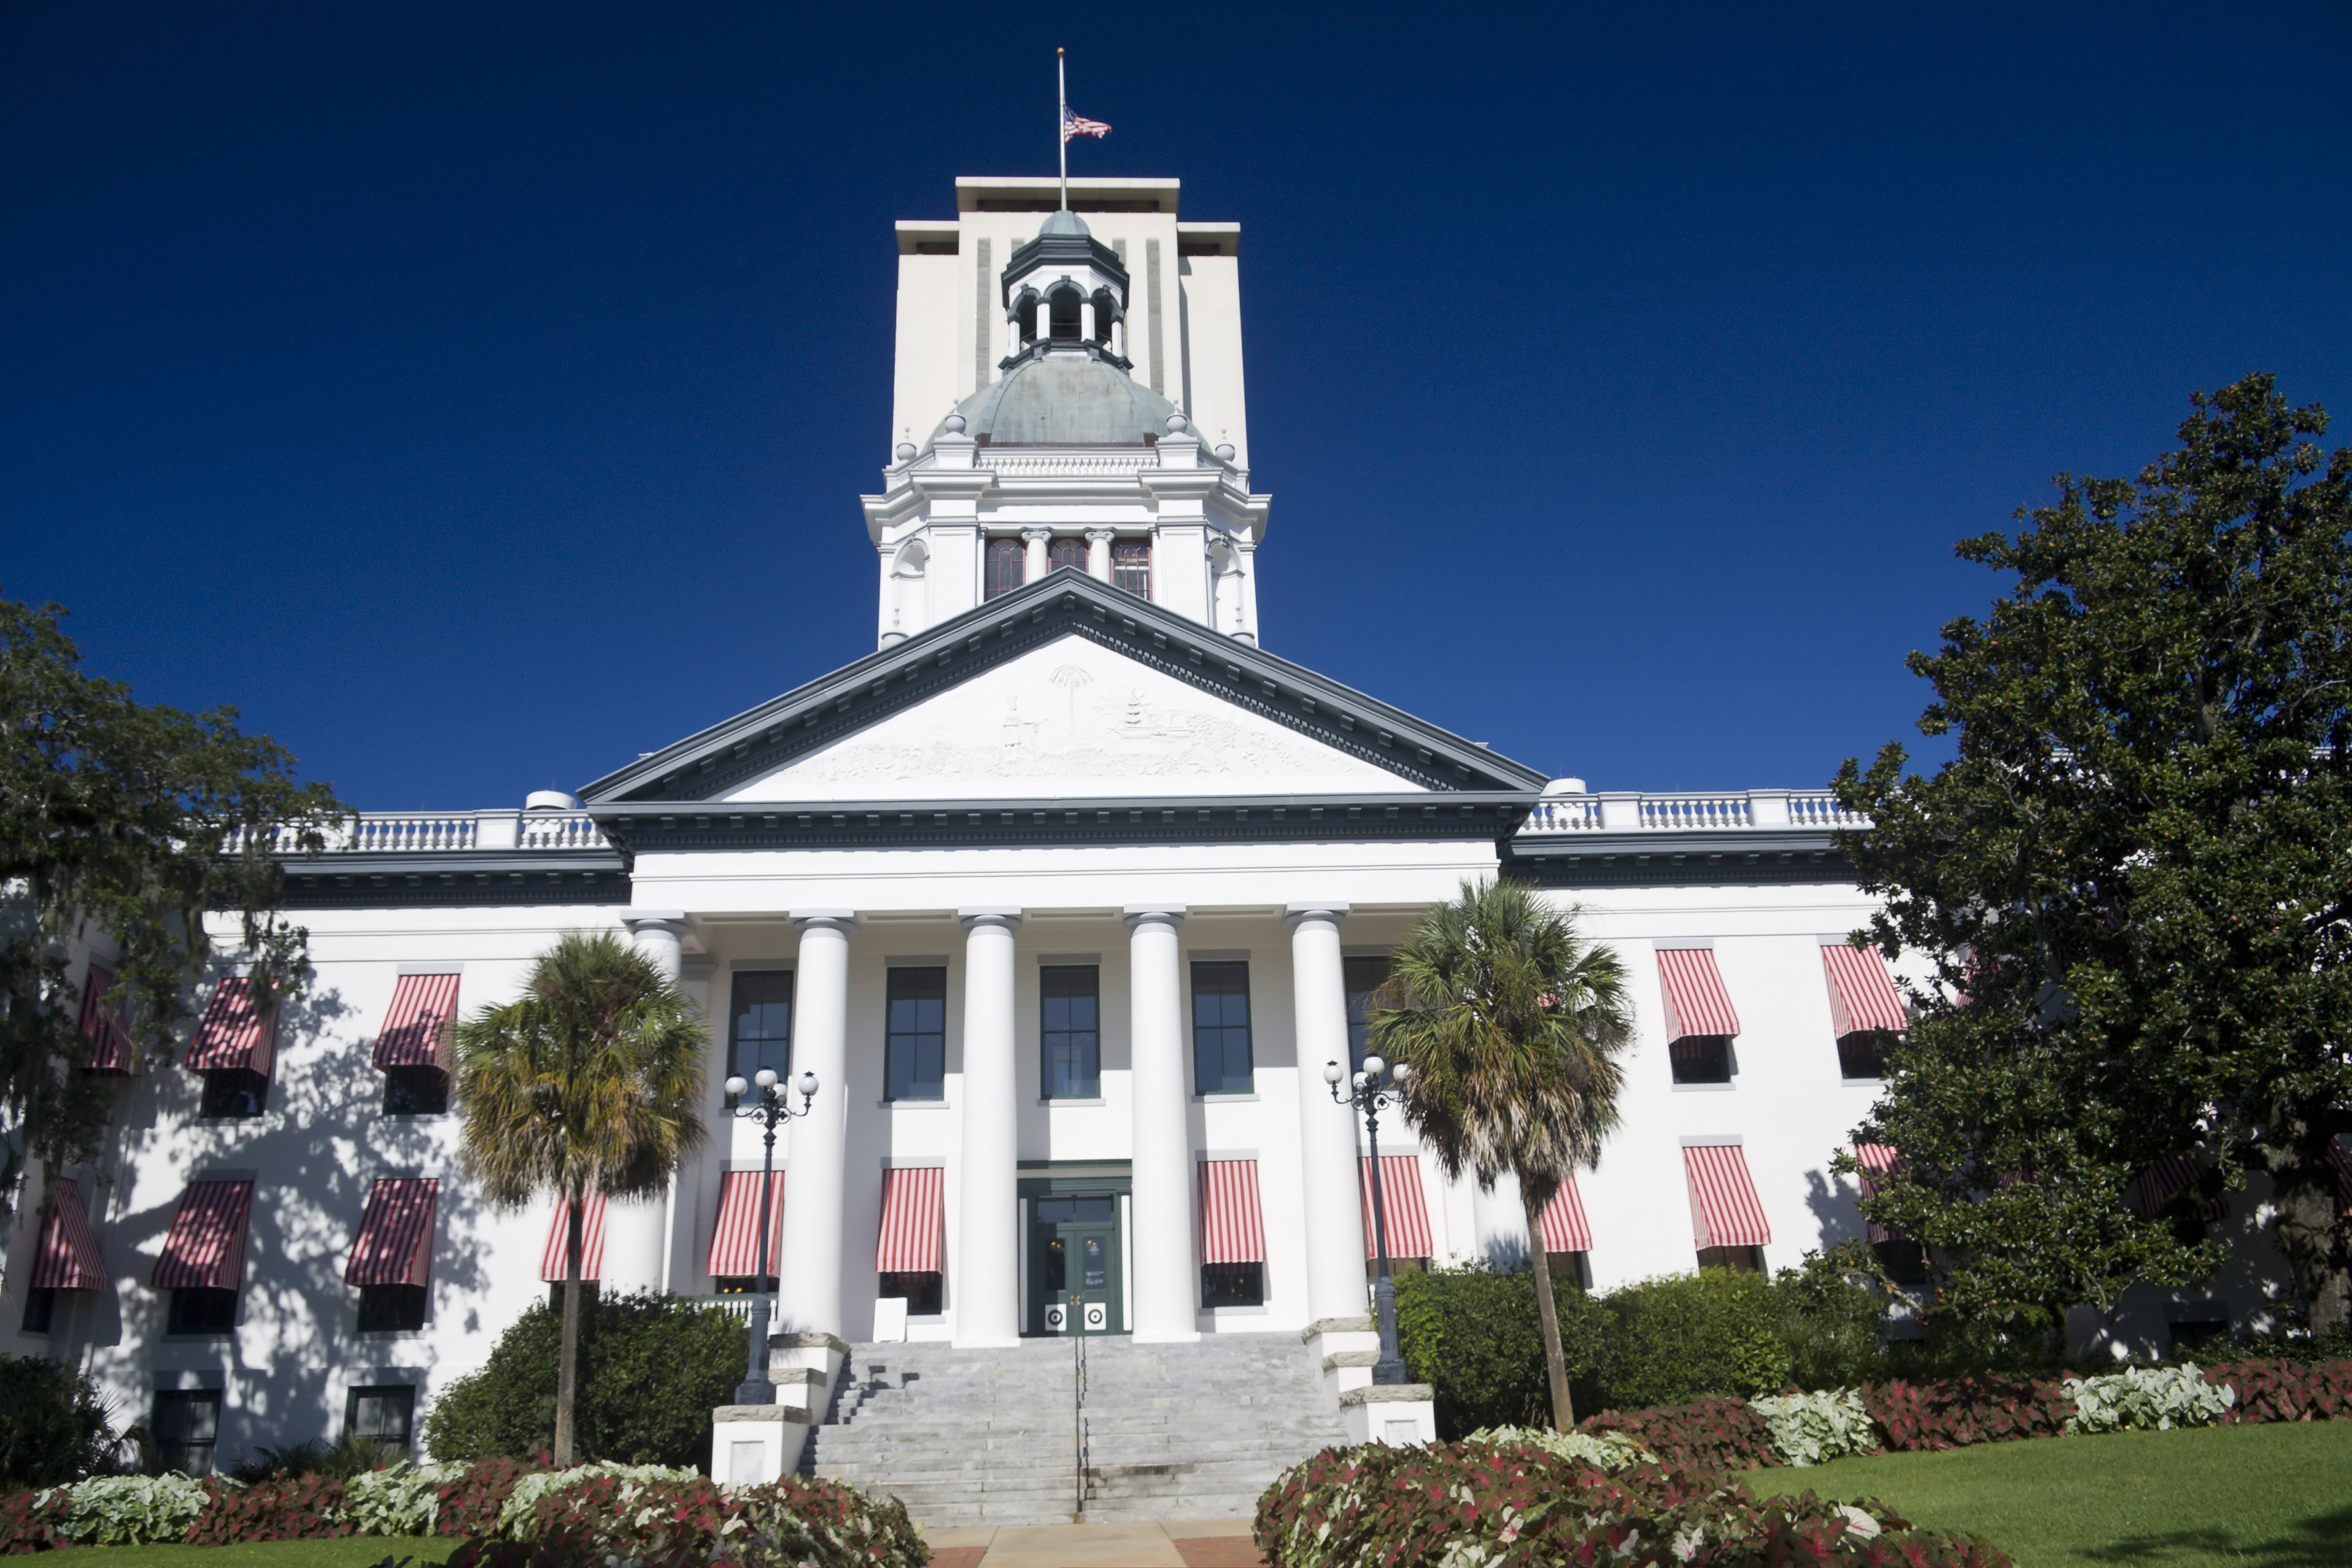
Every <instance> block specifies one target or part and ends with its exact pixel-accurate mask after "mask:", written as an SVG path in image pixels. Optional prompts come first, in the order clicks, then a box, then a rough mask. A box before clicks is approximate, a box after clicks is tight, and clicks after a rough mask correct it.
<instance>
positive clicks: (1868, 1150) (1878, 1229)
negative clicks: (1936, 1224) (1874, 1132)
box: [1853, 1144, 1896, 1241]
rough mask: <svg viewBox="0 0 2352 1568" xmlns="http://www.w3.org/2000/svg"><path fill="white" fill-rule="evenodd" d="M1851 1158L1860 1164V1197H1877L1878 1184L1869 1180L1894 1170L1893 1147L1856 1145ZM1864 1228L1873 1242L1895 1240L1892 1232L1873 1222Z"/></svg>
mask: <svg viewBox="0 0 2352 1568" xmlns="http://www.w3.org/2000/svg"><path fill="white" fill-rule="evenodd" d="M1853 1157H1854V1158H1855V1159H1857V1160H1860V1161H1861V1162H1862V1196H1863V1197H1876V1196H1877V1195H1878V1183H1877V1182H1875V1181H1874V1180H1872V1179H1871V1178H1872V1177H1873V1176H1885V1174H1886V1173H1887V1172H1889V1171H1891V1170H1893V1169H1894V1168H1895V1158H1896V1155H1895V1145H1893V1144H1856V1145H1854V1146H1853ZM1864 1228H1866V1229H1867V1230H1868V1231H1869V1233H1870V1239H1871V1240H1873V1241H1892V1240H1893V1239H1895V1233H1894V1232H1893V1231H1891V1230H1889V1229H1887V1228H1886V1227H1885V1226H1883V1225H1880V1224H1878V1223H1877V1222H1876V1221H1874V1220H1872V1221H1866V1222H1865V1226H1864Z"/></svg>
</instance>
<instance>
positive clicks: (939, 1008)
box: [883, 969, 948, 1100]
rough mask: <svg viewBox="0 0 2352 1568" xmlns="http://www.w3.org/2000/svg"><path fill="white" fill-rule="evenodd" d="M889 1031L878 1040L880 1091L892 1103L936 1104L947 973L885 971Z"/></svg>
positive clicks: (940, 1090) (943, 1084)
mask: <svg viewBox="0 0 2352 1568" xmlns="http://www.w3.org/2000/svg"><path fill="white" fill-rule="evenodd" d="M889 1012H890V1016H889V1020H888V1023H887V1025H886V1027H887V1030H889V1033H888V1035H887V1038H886V1039H885V1040H884V1049H883V1063H884V1067H883V1071H884V1074H885V1077H884V1092H885V1093H886V1094H887V1096H888V1097H889V1098H890V1099H893V1100H937V1099H940V1098H941V1097H943V1096H944V1095H945V1094H946V1092H947V1068H948V972H947V971H946V970H945V969H893V970H891V971H890V986H889Z"/></svg>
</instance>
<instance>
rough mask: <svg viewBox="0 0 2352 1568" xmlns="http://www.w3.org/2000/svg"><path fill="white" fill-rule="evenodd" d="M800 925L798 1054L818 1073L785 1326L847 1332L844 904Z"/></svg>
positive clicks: (787, 1194)
mask: <svg viewBox="0 0 2352 1568" xmlns="http://www.w3.org/2000/svg"><path fill="white" fill-rule="evenodd" d="M793 924H794V925H798V926H799V927H800V929H801V955H800V962H799V965H798V971H797V973H796V974H795V975H794V976H793V1012H794V1014H795V1015H797V1016H795V1017H794V1019H793V1064H794V1065H795V1066H796V1067H798V1068H800V1069H801V1070H803V1071H811V1072H814V1073H815V1074H816V1076H817V1085H818V1087H817V1092H816V1100H815V1103H814V1106H813V1107H812V1109H811V1111H810V1113H809V1114H808V1115H807V1116H806V1117H804V1118H803V1119H802V1120H800V1121H797V1122H794V1123H793V1130H792V1140H793V1142H792V1151H791V1155H790V1157H789V1158H787V1159H786V1160H785V1162H784V1171H785V1180H784V1239H783V1243H782V1255H781V1256H780V1257H779V1258H778V1260H777V1262H778V1268H777V1270H776V1273H777V1276H778V1279H777V1282H776V1317H775V1327H776V1332H777V1333H829V1334H835V1335H840V1336H841V1337H843V1338H847V1337H848V1336H847V1335H846V1334H844V1333H842V1328H843V1324H844V1322H845V1317H844V1314H843V1312H842V1302H841V1232H842V1204H843V1194H844V1190H845V1186H846V1176H847V1163H848V1158H849V934H850V932H851V931H853V930H854V929H856V925H857V916H856V915H853V914H851V913H850V912H849V911H848V910H845V909H813V910H795V911H793Z"/></svg>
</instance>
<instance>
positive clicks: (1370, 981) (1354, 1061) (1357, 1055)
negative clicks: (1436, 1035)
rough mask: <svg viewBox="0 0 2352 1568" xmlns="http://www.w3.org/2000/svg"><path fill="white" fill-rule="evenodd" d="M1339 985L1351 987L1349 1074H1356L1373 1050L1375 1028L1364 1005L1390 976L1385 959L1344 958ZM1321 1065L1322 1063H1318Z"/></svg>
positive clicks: (1341, 963)
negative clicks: (1366, 1052)
mask: <svg viewBox="0 0 2352 1568" xmlns="http://www.w3.org/2000/svg"><path fill="white" fill-rule="evenodd" d="M1339 969H1340V973H1341V974H1342V975H1343V976H1344V977H1345V978H1344V979H1343V980H1342V981H1341V982H1340V983H1341V984H1343V985H1344V986H1346V987H1347V988H1348V1071H1349V1072H1355V1071H1359V1070H1360V1069H1361V1068H1362V1066H1363V1065H1364V1052H1365V1051H1367V1050H1369V1049H1370V1046H1369V1045H1368V1043H1367V1041H1368V1040H1369V1039H1370V1035H1371V1032H1372V1026H1371V1021H1370V1019H1369V1018H1367V1017H1366V1016H1365V1011H1364V1004H1365V1003H1366V1002H1367V1001H1369V1000H1370V998H1371V994H1372V993H1373V992H1374V991H1376V990H1378V989H1380V988H1381V982H1382V981H1384V980H1386V979H1387V978H1388V977H1389V961H1388V960H1387V959H1386V958H1343V959H1341V960H1340V961H1339ZM1318 1065H1319V1063H1318Z"/></svg>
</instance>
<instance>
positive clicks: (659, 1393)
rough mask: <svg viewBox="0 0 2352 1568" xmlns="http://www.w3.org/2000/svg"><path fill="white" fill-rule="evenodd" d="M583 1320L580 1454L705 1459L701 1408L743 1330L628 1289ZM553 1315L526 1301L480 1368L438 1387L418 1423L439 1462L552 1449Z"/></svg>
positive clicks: (731, 1379)
mask: <svg viewBox="0 0 2352 1568" xmlns="http://www.w3.org/2000/svg"><path fill="white" fill-rule="evenodd" d="M580 1316H581V1322H580V1397H579V1405H578V1409H577V1420H578V1423H579V1425H578V1431H577V1434H576V1438H577V1442H578V1445H579V1451H580V1452H581V1453H582V1454H583V1456H586V1457H588V1458H596V1459H610V1460H614V1461H618V1462H620V1463H624V1464H633V1465H673V1466H694V1467H699V1468H701V1469H709V1462H710V1409H711V1406H714V1405H724V1404H726V1403H728V1402H729V1401H730V1399H731V1398H732V1390H733V1389H734V1387H735V1385H736V1384H737V1383H738V1382H739V1381H740V1380H741V1378H742V1375H743V1347H744V1340H743V1324H742V1323H741V1322H740V1320H738V1319H737V1318H735V1317H734V1316H733V1315H731V1314H730V1313H729V1312H726V1311H725V1310H724V1309H722V1308H719V1307H707V1306H698V1305H696V1304H694V1303H692V1302H689V1301H680V1300H679V1299H677V1297H675V1296H667V1295H662V1294H658V1293H655V1292H649V1291H647V1292H637V1293H635V1294H630V1295H622V1296H615V1297H613V1298H611V1299H609V1300H605V1299H599V1300H597V1301H593V1302H590V1303H585V1304H584V1305H583V1311H582V1312H581V1315H580ZM562 1326H563V1325H562V1316H561V1314H560V1313H558V1312H555V1311H554V1310H552V1309H551V1308H550V1307H549V1306H548V1305H547V1304H546V1303H545V1302H543V1301H538V1302H533V1303H532V1304H531V1306H530V1309H529V1310H527V1311H526V1312H524V1313H523V1314H522V1316H521V1317H520V1318H518V1319H516V1320H515V1322H513V1323H512V1324H511V1325H510V1326H509V1328H508V1329H507V1331H506V1333H503V1334H501V1335H499V1343H498V1344H497V1346H496V1347H495V1348H493V1349H492V1350H491V1352H490V1358H489V1361H488V1363H487V1364H485V1365H484V1366H483V1368H482V1370H481V1371H479V1372H477V1373H474V1374H473V1375H470V1376H466V1377H460V1378H457V1379H456V1380H455V1381H453V1382H452V1383H450V1385H448V1386H447V1387H446V1389H444V1390H443V1391H442V1394H441V1396H440V1398H438V1399H436V1401H434V1405H433V1411H432V1414H431V1415H430V1416H427V1417H426V1419H425V1448H426V1450H427V1451H428V1452H430V1453H431V1454H432V1456H433V1457H434V1458H436V1459H440V1460H445V1461H464V1460H469V1459H480V1458H491V1457H493V1456H497V1455H505V1456H507V1457H509V1458H521V1457H523V1456H525V1455H529V1454H537V1453H543V1452H545V1451H547V1450H548V1449H550V1448H553V1447H554V1444H555V1361H556V1349H557V1346H558V1344H559V1343H560V1342H561V1339H562Z"/></svg>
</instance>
